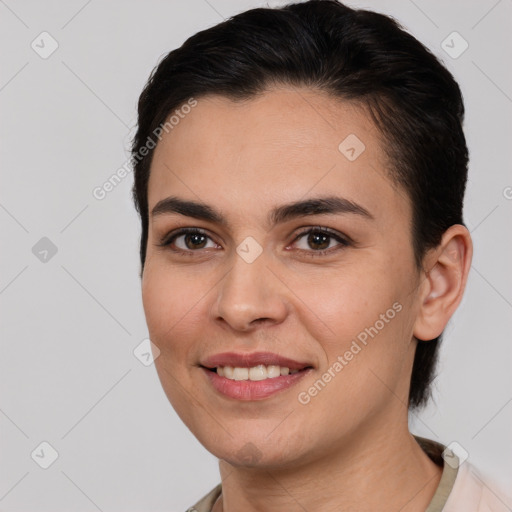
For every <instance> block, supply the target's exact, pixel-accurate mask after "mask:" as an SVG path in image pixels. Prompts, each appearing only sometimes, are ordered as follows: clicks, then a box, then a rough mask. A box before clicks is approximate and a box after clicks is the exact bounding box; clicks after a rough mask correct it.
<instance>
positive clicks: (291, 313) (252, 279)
mask: <svg viewBox="0 0 512 512" xmlns="http://www.w3.org/2000/svg"><path fill="white" fill-rule="evenodd" d="M463 116H464V106H463V101H462V97H461V93H460V90H459V87H458V85H457V83H456V82H455V81H454V79H453V77H452V76H451V74H450V73H449V72H448V71H447V70H446V69H445V68H444V67H443V66H442V65H441V64H440V63H439V62H438V61H437V59H436V58H435V57H434V56H433V55H432V54H431V53H430V52H429V51H428V50H427V49H426V48H425V47H424V46H423V45H422V44H421V43H419V42H418V41H417V40H416V39H414V38H413V37H412V36H411V35H409V34H407V33H406V32H404V31H403V30H402V29H401V28H400V27H399V26H398V25H397V24H396V22H394V21H393V20H392V19H391V18H389V17H386V16H384V15H381V14H376V13H373V12H369V11H364V10H354V9H350V8H349V7H346V6H344V5H343V4H341V3H338V2H336V1H334V0H312V1H307V2H303V3H299V4H290V5H288V6H285V7H282V8H279V9H253V10H250V11H247V12H244V13H241V14H239V15H237V16H235V17H233V18H232V19H229V20H227V21H225V22H223V23H221V24H219V25H217V26H215V27H212V28H210V29H208V30H204V31H202V32H199V33H198V34H196V35H194V36H193V37H191V38H189V39H188V40H187V41H186V42H185V43H184V44H183V46H182V47H181V48H179V49H177V50H174V51H172V52H170V53H169V54H168V55H167V57H166V58H165V59H163V61H162V62H161V63H160V64H159V65H158V67H157V68H156V69H155V71H154V72H153V74H152V76H151V77H150V80H149V81H148V83H147V85H146V87H145V89H144V91H143V92H142V94H141V97H140V100H139V122H138V131H137V133H136V136H135V138H134V142H133V149H132V155H133V163H134V168H135V184H134V189H133V195H134V200H135V205H136V207H137V210H138V212H139V214H140V216H141V224H142V236H141V247H140V257H141V279H142V298H143V304H144V310H145V314H146V320H147V324H148V328H149V333H150V338H151V340H152V342H153V344H154V349H155V350H156V349H158V351H159V357H158V358H157V359H156V360H155V364H156V368H157V371H158V375H159V378H160V381H161V383H162V386H163V388H164V390H165V392H166V394H167V396H168V398H169V400H170V402H171V404H172V406H173V407H174V408H175V410H176V411H177V413H178V414H179V416H180V417H181V419H182V420H183V421H184V423H185V424H186V425H187V427H188V428H189V429H190V430H191V432H192V433H193V434H194V435H195V436H196V437H197V439H198V440H199V441H200V442H201V443H202V444H203V445H204V446H205V448H206V449H207V450H208V451H210V452H211V453H212V454H214V455H215V456H216V457H218V458H219V467H220V473H221V479H222V484H219V485H218V486H217V487H215V488H214V489H212V490H211V492H209V493H208V494H207V495H206V496H205V497H204V498H203V499H201V500H200V501H199V502H197V503H196V504H195V505H194V506H193V507H191V508H190V510H196V511H198V512H203V511H213V512H219V511H224V512H235V511H241V510H244V511H253V510H254V511H256V510H258V511H274V510H287V511H293V510H297V511H299V510H307V511H331V510H336V511H348V510H351V511H356V510H357V511H363V510H372V511H373V510H379V511H381V512H382V511H388V510H389V511H391V510H393V511H397V510H401V511H402V512H412V511H424V510H428V511H429V512H433V511H440V510H443V511H455V510H457V511H459V510H460V511H464V512H469V511H477V510H489V509H490V510H508V509H507V508H506V506H505V504H504V502H503V501H502V500H501V499H500V498H498V497H497V496H496V495H495V494H494V493H493V492H491V491H490V490H489V487H488V486H487V484H486V483H485V482H483V481H482V480H481V479H480V477H478V474H477V473H476V472H475V470H474V468H472V466H470V465H469V463H467V462H464V461H463V460H461V459H459V457H458V456H457V454H456V453H454V452H453V451H452V450H451V449H450V448H449V447H448V448H447V447H444V446H442V445H440V444H438V443H436V442H433V441H431V440H428V439H423V438H419V437H415V436H413V435H411V433H410V432H409V429H408V411H409V410H412V409H415V408H420V407H421V406H423V405H425V403H426V402H427V401H428V398H429V385H430V382H431V380H432V378H433V373H434V370H435V362H436V356H437V351H438V346H439V343H440V340H441V335H442V332H443V329H444V328H445V326H446V324H447V322H448V320H449V319H450V317H451V316H452V315H453V313H454V311H455V310H456V308H457V306H458V305H459V303H460V301H461V299H462V296H463V292H464V288H465V284H466V280H467V276H468V272H469V268H470V265H471V258H472V242H471V237H470V234H469V232H468V230H467V229H466V227H465V225H464V223H463V219H462V207H463V199H464V190H465V184H466V179H467V163H468V151H467V147H466V141H465V137H464V133H463V131H462V121H463ZM485 507H487V508H485Z"/></svg>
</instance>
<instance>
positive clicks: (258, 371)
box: [249, 364, 268, 380]
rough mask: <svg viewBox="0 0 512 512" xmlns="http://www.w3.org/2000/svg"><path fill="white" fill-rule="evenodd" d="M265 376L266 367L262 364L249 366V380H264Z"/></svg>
mask: <svg viewBox="0 0 512 512" xmlns="http://www.w3.org/2000/svg"><path fill="white" fill-rule="evenodd" d="M267 376H268V375H267V369H266V368H265V366H264V365H262V364H259V365H258V366H254V367H253V368H249V380H264V379H266V378H267Z"/></svg>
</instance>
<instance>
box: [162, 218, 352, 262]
mask: <svg viewBox="0 0 512 512" xmlns="http://www.w3.org/2000/svg"><path fill="white" fill-rule="evenodd" d="M311 233H319V234H322V235H326V236H328V237H330V238H333V239H334V240H336V241H337V242H339V243H340V246H338V247H337V248H332V247H331V248H330V249H323V250H321V251H314V250H311V251H307V250H305V249H299V251H301V252H303V253H304V252H305V253H307V254H308V255H309V256H311V257H313V258H314V257H320V256H324V255H326V254H332V253H333V252H337V251H339V250H341V249H343V248H345V247H349V246H350V245H352V241H351V240H350V239H349V238H348V237H346V238H344V237H342V236H340V235H339V234H338V233H336V232H333V231H331V230H330V229H328V228H324V227H320V226H315V227H309V228H306V229H304V230H303V231H301V232H300V233H298V234H297V236H296V237H295V238H294V239H293V241H292V243H295V242H296V241H297V240H299V239H300V238H302V237H304V236H305V235H309V234H311ZM183 235H204V236H206V237H208V238H210V239H211V237H210V236H209V235H208V234H207V233H206V231H204V230H202V229H199V228H181V229H179V230H178V231H176V232H175V233H171V234H170V235H168V236H165V237H164V238H162V240H161V242H160V243H159V244H157V245H158V247H164V248H165V247H167V248H169V250H171V251H173V252H175V253H180V254H186V255H189V256H192V255H193V254H194V253H195V252H199V251H200V249H198V250H196V251H194V250H187V251H185V250H183V249H171V248H170V245H171V244H172V243H173V242H174V241H175V240H176V239H177V238H178V237H180V236H183Z"/></svg>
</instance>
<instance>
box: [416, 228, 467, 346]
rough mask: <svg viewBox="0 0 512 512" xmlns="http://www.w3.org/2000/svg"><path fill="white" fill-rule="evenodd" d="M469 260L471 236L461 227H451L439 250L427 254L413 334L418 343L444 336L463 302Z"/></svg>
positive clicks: (446, 232) (445, 234)
mask: <svg viewBox="0 0 512 512" xmlns="http://www.w3.org/2000/svg"><path fill="white" fill-rule="evenodd" d="M472 256H473V244H472V241H471V236H470V234H469V231H468V230H467V228H466V227H464V226H462V225H460V224H456V225H453V226H450V228H448V229H447V230H446V231H445V233H444V235H443V237H442V239H441V243H440V244H439V246H438V247H436V248H435V249H433V250H432V251H430V252H429V254H428V257H427V258H426V266H427V269H428V270H426V271H425V272H424V273H423V275H422V279H423V281H422V283H421V286H420V294H419V300H420V304H419V311H418V315H417V318H416V322H415V324H414V331H413V334H414V336H415V337H416V338H417V339H419V340H425V341H428V340H432V339H435V338H437V337H438V336H439V335H440V334H441V333H442V332H443V330H444V328H445V327H446V324H447V323H448V320H449V319H450V318H451V316H452V315H453V313H454V312H455V310H456V309H457V307H458V305H459V304H460V301H461V300H462V296H463V294H464V289H465V287H466V281H467V277H468V273H469V269H470V267H471V259H472Z"/></svg>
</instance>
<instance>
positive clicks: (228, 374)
mask: <svg viewBox="0 0 512 512" xmlns="http://www.w3.org/2000/svg"><path fill="white" fill-rule="evenodd" d="M219 368H221V370H222V367H219ZM224 377H226V378H227V379H232V378H233V367H232V366H224Z"/></svg>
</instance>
